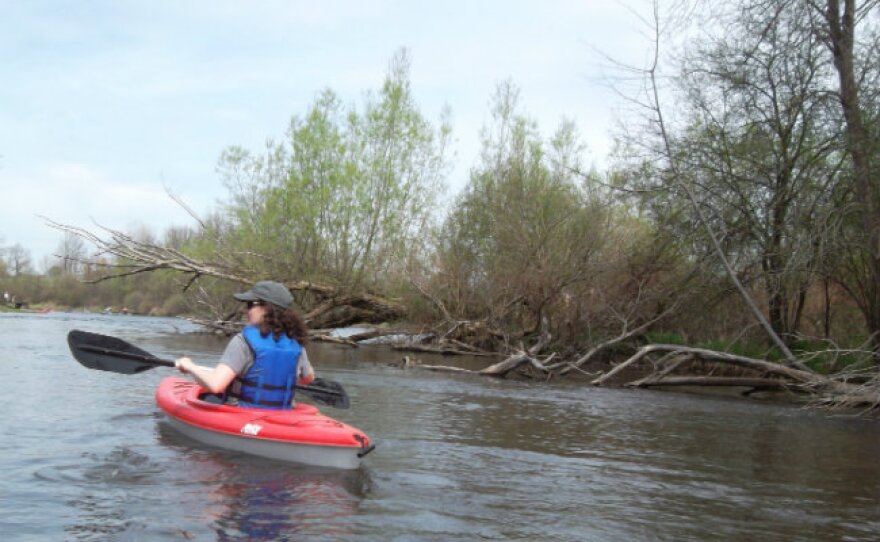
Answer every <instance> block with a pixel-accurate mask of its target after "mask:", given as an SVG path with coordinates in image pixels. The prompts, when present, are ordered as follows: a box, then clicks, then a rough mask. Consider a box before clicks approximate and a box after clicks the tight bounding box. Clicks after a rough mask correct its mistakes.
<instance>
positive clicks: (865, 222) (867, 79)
mask: <svg viewBox="0 0 880 542" xmlns="http://www.w3.org/2000/svg"><path fill="white" fill-rule="evenodd" d="M809 4H810V6H811V7H812V9H813V10H814V11H815V13H817V14H818V15H819V16H820V17H821V20H822V21H823V22H824V25H822V26H819V25H817V26H816V28H815V31H816V32H817V33H818V35H819V36H820V37H821V38H822V39H823V41H824V43H825V45H826V46H827V48H828V51H829V52H830V54H831V57H832V59H833V62H834V67H835V69H836V71H837V89H836V90H837V97H838V99H839V103H840V110H841V112H842V114H843V117H844V120H845V136H846V138H845V149H846V153H847V155H848V157H849V160H850V162H851V168H852V170H851V175H850V176H848V177H841V183H846V184H851V187H844V190H845V191H846V192H850V193H851V194H852V195H853V197H854V200H853V202H852V203H853V205H854V207H855V209H856V216H857V217H858V220H857V223H858V225H859V227H858V228H857V229H856V230H855V232H856V233H857V235H858V239H859V240H860V242H859V243H858V245H859V247H858V248H859V250H858V255H857V256H856V258H857V259H860V260H861V262H863V263H862V265H861V266H858V263H857V264H856V266H855V267H862V269H863V272H862V273H858V272H856V273H855V276H854V277H852V279H854V280H852V282H850V284H849V291H850V292H851V293H852V294H854V295H853V297H854V299H855V301H856V302H857V303H858V305H859V307H860V308H861V310H862V313H863V314H864V316H865V322H866V324H867V328H868V332H869V333H870V335H871V336H872V337H873V344H874V352H875V361H876V363H877V364H878V365H880V179H878V172H880V169H878V160H880V158H878V157H880V146H878V145H877V143H876V142H877V138H878V135H880V132H878V120H880V117H878V116H877V112H878V104H877V103H876V101H875V102H874V103H873V104H867V103H865V102H864V98H865V96H866V95H868V96H870V94H868V93H869V92H872V91H871V90H870V88H871V87H870V83H876V81H877V72H878V67H877V59H876V56H875V55H876V46H877V44H878V40H877V36H876V34H875V35H874V37H873V39H872V40H869V41H868V43H867V44H864V43H860V42H859V40H858V39H857V32H858V30H860V29H861V28H863V27H865V26H866V25H867V21H869V20H870V16H871V15H872V14H873V15H874V16H876V14H877V9H878V5H880V4H878V2H877V1H874V0H872V1H866V2H856V0H843V2H842V3H841V2H840V0H827V1H826V2H818V1H812V2H809ZM875 23H876V20H875ZM859 55H861V58H860V57H859ZM871 59H873V62H871V61H870V60H871ZM860 61H861V62H860ZM860 68H861V69H860ZM866 83H869V84H868V85H866ZM873 96H874V99H875V100H876V94H874V95H873Z"/></svg>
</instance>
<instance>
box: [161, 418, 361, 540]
mask: <svg viewBox="0 0 880 542" xmlns="http://www.w3.org/2000/svg"><path fill="white" fill-rule="evenodd" d="M159 435H160V439H159V441H160V444H162V445H163V446H168V447H170V448H171V449H173V450H174V452H175V456H176V458H175V459H174V461H176V462H184V463H186V465H184V466H183V468H182V469H181V468H180V467H179V466H178V467H177V471H178V472H194V473H202V476H198V475H197V476H195V477H193V478H192V479H190V480H187V481H183V480H182V481H179V482H178V490H179V491H182V493H183V497H184V499H185V500H187V501H189V500H192V501H194V502H193V506H192V510H193V511H194V513H196V514H197V515H198V520H199V522H200V523H202V524H204V525H207V526H208V528H210V529H211V530H212V531H214V532H215V533H216V536H217V539H218V540H249V541H250V540H282V541H283V540H340V539H343V538H346V537H349V536H350V535H352V534H353V533H352V532H351V530H350V526H351V524H352V521H351V518H352V516H353V515H354V514H356V513H357V510H358V506H359V505H360V503H361V501H362V500H363V499H364V498H365V497H366V496H367V495H368V494H369V492H370V490H371V487H372V480H371V478H370V476H369V473H368V471H367V470H366V469H364V468H361V469H356V470H350V471H346V470H336V469H319V468H311V467H300V466H297V465H291V464H289V463H283V462H276V461H272V460H268V459H263V458H258V457H252V456H248V455H245V454H239V453H235V452H228V451H225V450H219V449H212V448H208V447H205V446H204V445H203V444H199V443H197V442H195V441H192V440H190V439H188V438H187V437H185V436H183V435H180V434H179V433H177V432H176V431H174V430H173V429H172V428H170V427H168V426H167V425H166V424H164V423H163V424H161V425H160V429H159ZM205 474H207V476H205Z"/></svg>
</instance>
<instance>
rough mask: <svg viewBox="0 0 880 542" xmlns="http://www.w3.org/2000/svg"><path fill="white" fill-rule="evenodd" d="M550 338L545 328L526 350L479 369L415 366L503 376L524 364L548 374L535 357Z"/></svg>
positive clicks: (431, 369)
mask: <svg viewBox="0 0 880 542" xmlns="http://www.w3.org/2000/svg"><path fill="white" fill-rule="evenodd" d="M550 338H551V337H550V333H548V332H547V331H546V329H545V330H544V332H543V333H542V334H541V336H540V337H539V338H538V341H537V342H536V343H535V344H534V345H533V346H532V347H531V348H529V349H528V350H522V349H520V350H518V351H517V352H514V353H513V354H512V355H510V356H508V357H507V358H506V359H504V360H503V361H500V362H498V363H493V364H492V365H489V366H488V367H486V368H484V369H481V370H479V371H472V370H470V369H462V368H461V367H450V366H448V365H417V366H418V367H420V368H422V369H425V370H429V371H444V372H454V373H465V374H473V375H480V376H493V377H505V376H507V375H508V374H510V373H511V372H512V371H514V370H518V369H520V368H522V367H523V366H526V367H529V368H530V369H531V370H534V371H536V372H537V374H539V375H541V376H549V375H550V371H549V370H548V369H547V367H546V366H545V363H544V362H541V361H540V360H538V359H537V355H538V354H539V353H540V352H541V351H542V350H543V349H544V348H545V347H546V346H547V345H548V344H549V343H550ZM471 355H473V354H471ZM554 355H555V354H551V355H550V356H549V357H548V358H547V360H546V361H550V360H552V359H553V357H554Z"/></svg>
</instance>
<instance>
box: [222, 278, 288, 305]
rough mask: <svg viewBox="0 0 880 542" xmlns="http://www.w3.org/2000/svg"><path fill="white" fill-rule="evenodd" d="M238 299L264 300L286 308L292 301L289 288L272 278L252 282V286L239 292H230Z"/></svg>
mask: <svg viewBox="0 0 880 542" xmlns="http://www.w3.org/2000/svg"><path fill="white" fill-rule="evenodd" d="M232 297H234V298H235V299H237V300H239V301H266V302H268V303H271V304H273V305H277V306H279V307H281V308H282V309H286V308H288V307H289V306H290V303H291V302H293V296H292V295H290V290H288V289H287V287H285V286H284V285H283V284H281V283H280V282H275V281H274V280H261V281H260V282H258V283H256V284H254V286H253V288H251V289H250V290H248V291H247V292H244V293H241V294H232Z"/></svg>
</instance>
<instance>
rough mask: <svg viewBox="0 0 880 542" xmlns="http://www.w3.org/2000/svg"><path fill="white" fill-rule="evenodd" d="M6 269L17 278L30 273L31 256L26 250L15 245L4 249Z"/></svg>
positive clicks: (18, 244)
mask: <svg viewBox="0 0 880 542" xmlns="http://www.w3.org/2000/svg"><path fill="white" fill-rule="evenodd" d="M6 267H7V269H8V270H9V272H10V273H11V274H12V275H13V276H16V277H17V276H19V275H23V274H26V273H30V272H31V271H32V268H31V254H30V251H28V250H27V249H26V248H24V247H23V246H21V244H20V243H16V244H14V245H12V246H11V247H9V248H7V249H6Z"/></svg>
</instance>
